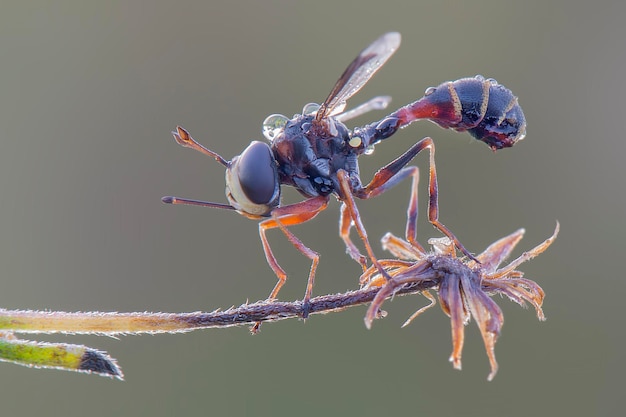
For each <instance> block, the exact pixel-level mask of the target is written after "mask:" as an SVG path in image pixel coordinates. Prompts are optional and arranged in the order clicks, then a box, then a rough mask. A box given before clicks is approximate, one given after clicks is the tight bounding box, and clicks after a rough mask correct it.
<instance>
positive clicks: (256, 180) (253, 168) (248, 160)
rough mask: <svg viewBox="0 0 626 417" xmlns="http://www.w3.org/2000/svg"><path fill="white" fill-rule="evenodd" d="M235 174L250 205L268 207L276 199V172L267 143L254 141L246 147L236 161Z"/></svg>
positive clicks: (272, 156) (274, 162) (277, 184)
mask: <svg viewBox="0 0 626 417" xmlns="http://www.w3.org/2000/svg"><path fill="white" fill-rule="evenodd" d="M235 173H236V175H237V178H238V180H239V185H240V187H241V191H242V192H243V194H244V195H245V197H246V198H247V199H248V201H250V202H251V203H253V204H257V205H270V204H271V203H272V202H273V200H275V199H276V196H277V189H278V187H279V183H278V171H277V167H276V161H275V160H274V154H273V153H272V150H271V149H270V147H269V145H268V144H267V143H264V142H257V141H254V142H252V143H251V144H250V145H248V147H247V148H246V149H245V150H244V151H243V153H242V154H241V155H240V156H239V158H238V159H237V165H236V167H235ZM240 203H241V202H240Z"/></svg>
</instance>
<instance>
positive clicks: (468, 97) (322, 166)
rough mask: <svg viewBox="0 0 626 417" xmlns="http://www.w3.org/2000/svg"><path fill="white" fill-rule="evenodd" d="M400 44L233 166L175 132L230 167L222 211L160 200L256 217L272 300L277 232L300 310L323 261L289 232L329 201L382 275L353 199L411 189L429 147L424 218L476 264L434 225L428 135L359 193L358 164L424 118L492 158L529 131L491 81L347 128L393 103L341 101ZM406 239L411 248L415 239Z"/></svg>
mask: <svg viewBox="0 0 626 417" xmlns="http://www.w3.org/2000/svg"><path fill="white" fill-rule="evenodd" d="M399 46H400V34H399V33H396V32H390V33H386V34H384V35H382V36H381V37H380V38H378V39H376V40H375V41H374V42H373V43H372V44H371V45H369V46H368V47H367V48H365V49H364V50H363V51H362V52H361V53H360V54H359V55H358V56H357V57H356V58H355V59H354V61H352V63H351V64H350V65H349V66H348V67H347V69H346V70H345V71H344V73H343V74H342V75H341V77H340V78H339V80H338V81H337V83H336V84H335V86H334V87H333V89H332V90H331V92H330V94H329V95H328V97H327V98H326V99H325V100H324V102H323V103H322V104H321V105H318V104H315V103H309V104H307V105H305V106H304V108H303V110H302V114H296V115H295V116H294V117H293V118H288V117H286V116H283V115H280V114H273V115H270V116H268V117H267V118H266V119H265V121H264V122H263V135H264V136H265V138H266V139H267V140H268V142H259V141H253V142H252V143H250V145H248V147H247V148H246V149H245V150H244V151H243V152H242V153H241V155H238V156H235V157H234V158H233V159H232V160H230V161H228V160H226V159H224V158H223V157H221V156H220V155H219V154H217V153H216V152H214V151H212V150H210V149H208V148H206V147H204V146H203V145H201V144H199V143H198V142H196V141H195V140H194V139H193V138H192V137H191V135H190V134H189V133H188V132H187V131H186V130H185V129H183V128H182V127H177V129H176V131H175V132H172V133H173V135H174V138H175V140H176V142H177V143H179V144H180V145H182V146H184V147H188V148H191V149H195V150H196V151H199V152H201V153H203V154H205V155H208V156H210V157H212V158H214V159H215V160H216V161H217V162H219V163H220V164H222V165H223V166H224V167H225V168H226V197H227V199H228V204H223V203H213V202H207V201H198V200H190V199H183V198H178V197H171V196H168V197H163V199H162V200H163V202H165V203H169V204H189V205H198V206H204V207H213V208H221V209H230V210H235V211H237V212H238V213H239V214H241V215H243V216H245V217H248V218H250V219H255V220H260V223H259V234H260V237H261V242H262V246H263V250H264V253H265V257H266V259H267V262H268V264H269V266H270V267H271V269H272V270H273V271H274V273H275V274H276V276H277V277H278V282H277V283H276V285H275V286H274V288H273V289H272V291H271V293H270V294H269V297H268V298H269V299H274V298H276V296H277V295H278V293H279V291H280V289H281V287H282V286H283V284H284V283H285V281H286V279H287V274H286V273H285V271H284V270H283V269H282V268H281V267H280V265H279V264H278V261H277V260H276V258H275V256H274V254H273V253H272V250H271V248H270V245H269V242H268V240H267V237H266V233H267V231H268V230H271V229H276V228H278V229H280V230H281V231H282V232H283V233H284V235H285V236H286V237H287V239H288V240H289V241H290V242H291V243H292V244H293V245H294V246H295V247H296V248H297V249H298V250H299V251H300V252H301V253H302V254H303V255H304V256H306V257H308V258H309V259H311V269H310V271H309V276H308V281H307V287H306V291H305V296H304V299H303V303H304V305H305V306H306V304H307V303H308V300H309V299H310V297H311V292H312V288H313V284H314V280H315V270H316V268H317V265H318V262H319V255H318V253H317V252H315V251H313V250H312V249H310V248H309V247H307V246H306V245H305V244H304V243H302V241H301V240H300V239H298V238H297V237H296V236H295V235H294V234H293V233H292V232H291V231H290V230H289V229H288V227H289V226H293V225H297V224H301V223H304V222H307V221H309V220H311V219H313V218H314V217H315V216H316V215H317V214H318V213H320V212H321V211H322V210H324V209H325V208H326V207H327V205H328V202H329V199H330V196H331V195H334V196H335V197H336V198H337V199H338V200H339V201H340V202H341V203H342V204H341V208H340V221H339V234H340V236H341V238H342V239H343V241H344V243H345V245H346V251H347V252H348V254H349V255H350V256H351V257H352V258H353V259H354V260H355V261H357V262H358V263H359V264H360V265H361V266H362V268H363V270H365V269H366V268H367V258H366V257H365V256H364V255H362V254H361V253H360V251H359V249H358V248H357V247H356V245H355V244H354V243H353V242H352V241H351V239H350V231H351V228H352V227H353V226H354V227H355V229H356V231H357V233H358V235H359V237H360V238H361V240H362V241H363V244H364V247H365V250H366V252H367V255H368V257H369V259H370V260H371V262H372V264H373V265H374V266H376V268H377V269H378V270H379V271H380V273H381V274H383V276H386V272H385V270H384V268H382V267H381V266H380V264H379V263H378V261H377V259H376V257H375V255H374V253H373V251H372V248H371V246H370V244H369V241H368V238H367V233H366V230H365V228H364V226H363V223H362V221H361V217H360V216H359V212H358V210H357V207H356V204H355V197H356V198H359V199H368V198H371V197H374V196H378V195H380V194H382V193H384V192H385V191H387V190H388V189H390V188H392V187H393V186H395V185H396V184H398V183H399V182H400V181H402V180H404V179H406V178H408V177H411V178H412V181H413V184H414V187H416V186H417V178H418V171H417V167H414V166H411V167H407V166H406V165H407V164H408V163H409V162H410V161H411V160H412V159H413V157H415V156H416V155H417V154H418V153H419V152H420V151H422V150H423V149H428V150H429V154H430V159H429V162H430V171H429V174H430V185H429V193H430V194H429V195H430V198H429V210H428V218H429V221H430V222H431V223H432V224H433V225H434V226H435V227H436V228H437V229H439V230H440V231H441V232H442V233H443V234H444V235H445V236H447V237H448V238H450V239H451V241H452V242H454V244H455V245H456V247H457V248H459V250H460V251H462V252H463V253H464V254H465V255H467V256H468V257H470V258H471V259H475V258H474V257H473V256H472V254H470V253H469V252H468V251H467V250H466V249H465V247H464V246H463V245H462V244H461V242H460V241H459V240H458V239H457V238H456V237H455V236H454V235H453V234H452V232H451V231H450V230H448V229H447V228H446V227H445V226H444V225H443V224H442V223H441V222H440V221H439V220H438V217H439V209H438V195H437V193H438V185H437V175H436V169H435V160H434V154H435V146H434V143H433V141H432V139H430V138H425V139H423V140H421V141H419V142H417V143H416V144H414V145H413V146H411V147H410V148H409V149H408V150H407V151H406V152H405V153H403V154H402V155H400V156H399V157H398V158H397V159H395V160H394V161H392V162H390V163H389V164H387V165H385V166H384V167H383V168H381V169H380V170H378V171H377V172H376V173H375V174H374V177H373V179H372V180H371V181H370V182H369V183H368V184H367V185H365V186H364V185H363V184H362V183H361V179H360V177H359V166H358V161H357V158H358V156H359V155H361V154H364V153H365V154H368V153H371V151H372V149H373V146H374V145H375V144H377V143H378V142H380V141H382V140H384V139H387V138H388V137H390V136H392V135H393V134H394V133H396V132H397V131H398V130H399V129H400V128H402V127H405V126H407V125H409V124H410V123H412V122H414V121H416V120H420V119H426V120H430V121H432V122H435V123H436V124H438V125H439V126H441V127H443V128H450V129H454V130H457V131H461V132H462V131H468V132H469V133H470V134H471V135H473V136H474V137H475V138H477V139H479V140H481V141H483V142H485V143H486V144H487V145H488V146H489V147H490V148H491V149H492V150H494V151H495V150H497V149H501V148H506V147H510V146H513V145H514V144H515V143H516V142H517V141H519V140H521V139H523V137H524V136H525V132H526V120H525V118H524V114H523V112H522V109H521V108H520V106H519V105H518V102H517V98H516V97H515V96H514V95H513V94H512V93H511V91H510V90H509V89H507V88H505V87H503V86H502V85H500V84H498V83H497V82H496V81H495V80H492V79H485V78H483V77H481V76H476V77H474V78H463V79H460V80H457V81H453V82H445V83H443V84H441V85H439V86H438V87H434V88H432V87H431V88H429V89H428V90H426V92H425V95H424V97H422V98H421V99H419V100H417V101H415V102H414V103H411V104H409V105H407V106H405V107H402V108H400V109H398V110H396V111H395V112H393V113H391V114H389V115H388V116H387V117H384V118H383V119H381V120H379V121H376V122H374V123H370V124H367V125H365V126H361V127H356V128H354V129H352V130H350V129H349V128H348V127H347V126H346V125H345V124H344V122H346V121H348V120H350V119H352V118H354V117H356V116H359V115H361V114H363V113H366V112H369V111H371V110H375V109H384V108H386V107H387V105H388V104H389V102H390V100H391V99H390V98H389V97H386V96H381V97H375V98H373V99H371V100H369V101H367V102H366V103H364V104H362V105H360V106H358V107H356V108H354V109H352V110H350V111H345V112H344V110H345V107H346V102H347V100H348V99H349V98H350V97H352V96H353V95H354V94H356V93H357V92H358V91H359V90H360V89H361V88H362V87H363V86H364V85H365V84H366V83H367V81H368V80H369V79H370V78H371V77H372V76H373V75H374V73H375V72H376V71H378V70H379V69H380V68H381V67H382V66H383V65H384V64H385V62H386V61H387V60H388V59H389V58H390V57H391V55H392V54H393V53H394V52H395V51H396V50H397V49H398V47H399ZM282 185H290V186H293V187H295V188H296V189H297V190H298V191H299V192H300V193H301V194H302V195H303V196H304V197H305V198H306V199H305V200H303V201H301V202H298V203H294V204H289V205H281V203H280V193H281V186H282ZM407 227H408V229H407V231H408V235H411V236H414V235H415V223H411V224H409V225H408V226H407ZM410 241H411V243H413V241H414V239H410ZM304 316H305V317H306V309H305V314H304ZM253 330H254V329H253Z"/></svg>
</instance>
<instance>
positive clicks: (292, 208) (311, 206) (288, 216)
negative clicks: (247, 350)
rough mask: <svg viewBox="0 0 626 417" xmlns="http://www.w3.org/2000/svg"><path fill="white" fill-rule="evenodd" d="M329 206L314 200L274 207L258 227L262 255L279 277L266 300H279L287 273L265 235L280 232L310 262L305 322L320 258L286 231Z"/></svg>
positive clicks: (323, 200)
mask: <svg viewBox="0 0 626 417" xmlns="http://www.w3.org/2000/svg"><path fill="white" fill-rule="evenodd" d="M327 205H328V197H315V198H311V199H308V200H304V201H301V202H299V203H295V204H290V205H288V206H282V207H277V208H275V209H274V210H272V217H270V218H269V219H267V220H263V221H262V222H261V223H259V235H260V237H261V243H262V245H263V251H264V252H265V259H267V263H268V264H269V266H270V268H272V271H274V273H275V274H276V276H277V277H278V282H277V283H276V285H275V286H274V289H273V290H272V292H271V293H270V295H269V297H268V299H270V300H271V299H275V298H276V297H277V296H278V293H279V291H280V289H281V288H282V286H283V285H284V284H285V281H286V280H287V273H286V272H285V271H284V270H283V269H282V268H281V266H280V265H279V264H278V261H277V260H276V257H275V256H274V254H273V253H272V249H271V247H270V244H269V242H268V240H267V236H266V232H267V231H268V230H271V229H276V228H279V229H280V230H281V231H282V232H283V233H284V235H285V236H286V237H287V239H288V240H289V242H291V244H292V245H293V246H295V248H296V249H298V250H299V251H300V253H302V254H303V255H304V256H306V257H307V258H309V259H310V260H311V262H312V263H311V269H310V271H309V279H308V282H307V287H306V291H305V293H304V299H303V300H302V301H303V309H304V313H303V316H304V317H305V318H306V315H307V305H308V302H309V299H310V298H311V292H312V290H313V284H314V282H315V270H316V269H317V264H318V262H319V254H318V253H317V252H315V251H313V250H312V249H310V248H309V247H308V246H306V245H305V244H304V243H302V241H301V240H300V239H298V238H297V237H296V236H295V235H294V234H293V233H292V232H291V231H290V230H289V229H288V228H287V227H288V226H294V225H297V224H301V223H304V222H307V221H309V220H311V219H312V218H314V217H315V216H317V214H318V213H319V212H320V211H322V210H324V209H325V208H326V206H327ZM258 326H259V323H257V324H256V325H255V326H254V328H253V331H254V330H255V329H258Z"/></svg>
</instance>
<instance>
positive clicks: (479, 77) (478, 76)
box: [474, 74, 485, 81]
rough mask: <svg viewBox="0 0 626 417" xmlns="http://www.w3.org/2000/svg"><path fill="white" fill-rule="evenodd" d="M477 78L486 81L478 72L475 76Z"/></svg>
mask: <svg viewBox="0 0 626 417" xmlns="http://www.w3.org/2000/svg"><path fill="white" fill-rule="evenodd" d="M474 78H475V79H476V80H478V81H485V77H483V76H482V75H480V74H478V75H476V76H475V77H474Z"/></svg>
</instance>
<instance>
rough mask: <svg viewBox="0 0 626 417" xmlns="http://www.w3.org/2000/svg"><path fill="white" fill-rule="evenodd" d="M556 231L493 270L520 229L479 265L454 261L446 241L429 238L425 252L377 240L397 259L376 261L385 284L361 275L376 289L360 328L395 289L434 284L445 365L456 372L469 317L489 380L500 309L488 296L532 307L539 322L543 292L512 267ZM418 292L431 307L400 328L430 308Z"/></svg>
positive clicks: (372, 273)
mask: <svg viewBox="0 0 626 417" xmlns="http://www.w3.org/2000/svg"><path fill="white" fill-rule="evenodd" d="M558 232H559V224H558V222H557V225H556V228H555V230H554V233H553V235H552V236H551V237H550V238H548V239H547V240H545V241H544V242H543V243H541V244H540V245H538V246H537V247H535V248H533V249H532V250H530V251H528V252H524V253H523V254H522V255H521V256H519V257H518V258H517V259H515V260H514V261H512V262H511V263H509V264H508V265H506V266H504V267H502V268H498V267H499V265H500V264H501V263H502V262H503V261H504V260H505V259H506V258H507V257H508V256H509V255H510V254H511V252H512V251H513V249H514V248H515V246H516V245H517V243H518V242H519V241H520V240H521V239H522V237H523V235H524V229H519V230H518V231H516V232H514V233H512V234H510V235H509V236H506V237H504V238H502V239H500V240H498V241H496V242H494V243H492V244H491V245H490V246H489V247H488V248H487V249H485V251H484V252H482V253H481V254H480V255H478V256H477V257H476V258H477V259H478V261H480V264H478V263H477V262H475V261H473V260H470V259H468V258H466V257H463V258H457V256H456V248H455V246H454V244H453V243H452V242H451V241H450V239H448V238H437V239H430V240H429V241H428V243H429V244H430V245H431V246H432V248H433V249H432V251H431V252H429V253H426V252H425V251H424V250H423V249H422V248H419V247H416V246H414V245H411V244H410V243H408V242H407V241H405V240H403V239H400V238H398V237H396V236H394V235H392V234H391V233H387V234H386V235H385V236H384V237H383V239H382V243H383V247H384V248H385V249H387V250H388V251H389V252H391V253H392V254H393V255H394V256H396V257H397V258H398V259H387V260H380V263H381V265H382V266H383V267H384V268H385V270H386V271H387V272H388V274H389V276H390V277H391V278H390V279H389V280H385V278H384V277H383V276H381V275H380V274H379V273H378V271H377V270H376V268H373V267H372V268H369V269H368V270H367V271H365V273H364V274H363V275H362V276H361V284H362V285H364V286H365V287H366V288H369V287H381V290H380V291H379V292H378V294H377V295H376V297H375V298H374V300H373V301H372V304H371V306H370V308H369V309H368V311H367V314H366V316H365V325H366V326H367V327H368V328H369V327H371V324H372V321H373V319H374V318H376V317H378V316H379V315H380V314H381V313H380V307H381V306H382V303H383V302H384V300H385V299H386V298H388V297H389V296H390V295H393V294H394V293H395V292H396V291H398V290H399V289H400V288H403V287H404V286H405V285H407V284H416V283H420V282H422V281H433V280H437V281H438V282H439V285H438V286H437V287H436V290H437V291H438V295H439V302H440V303H441V307H442V309H443V311H444V312H445V313H446V314H447V315H448V316H449V317H450V321H451V326H452V346H453V347H452V355H451V356H450V361H451V362H452V364H453V366H454V368H455V369H461V353H462V350H463V340H464V325H465V324H467V323H468V322H469V320H470V318H471V317H473V318H474V320H475V321H476V324H478V328H479V329H480V333H481V335H482V337H483V341H484V343H485V349H486V350H487V356H488V357H489V362H490V364H491V373H490V374H489V377H488V380H489V381H491V380H492V379H493V377H494V376H495V374H496V372H497V370H498V364H497V362H496V358H495V353H494V347H495V343H496V340H497V338H498V336H499V335H500V330H501V329H502V325H503V323H504V317H503V315H502V310H501V309H500V307H498V305H497V304H496V303H495V302H494V301H493V300H492V299H491V298H490V295H494V294H501V295H505V296H507V297H508V298H509V299H511V300H512V301H515V302H516V303H518V304H520V305H521V306H524V305H525V304H526V302H528V303H530V304H532V306H533V307H534V308H535V310H536V312H537V317H538V318H539V320H545V316H544V315H543V311H542V309H541V305H542V303H543V298H544V292H543V290H542V289H541V287H540V286H539V285H538V284H537V283H536V282H534V281H531V280H529V279H526V278H524V277H523V275H524V274H523V273H522V272H521V271H518V270H516V268H517V267H518V266H519V265H520V264H522V263H524V262H526V261H528V260H530V259H532V258H534V257H535V256H537V255H539V254H540V253H542V252H543V251H545V250H546V249H547V248H548V247H549V246H550V245H551V244H552V242H553V241H554V239H556V236H557V234H558ZM423 294H424V295H425V296H426V297H427V298H428V299H429V300H430V301H431V304H430V305H428V306H426V307H423V308H421V309H420V310H418V311H417V312H415V313H414V314H413V315H412V316H411V317H409V319H408V320H407V321H406V322H405V323H404V325H403V327H404V326H406V325H407V324H409V323H410V322H411V321H412V320H413V319H415V317H417V316H418V315H419V314H421V313H422V312H423V311H425V310H426V309H428V308H430V307H432V306H433V305H434V304H435V297H433V296H432V295H431V294H430V293H429V292H428V291H424V292H423Z"/></svg>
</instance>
